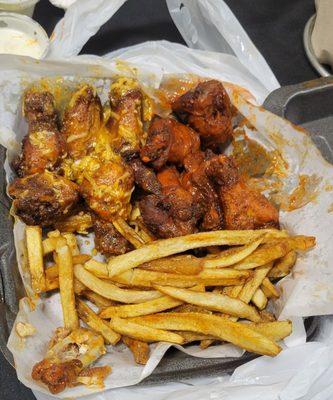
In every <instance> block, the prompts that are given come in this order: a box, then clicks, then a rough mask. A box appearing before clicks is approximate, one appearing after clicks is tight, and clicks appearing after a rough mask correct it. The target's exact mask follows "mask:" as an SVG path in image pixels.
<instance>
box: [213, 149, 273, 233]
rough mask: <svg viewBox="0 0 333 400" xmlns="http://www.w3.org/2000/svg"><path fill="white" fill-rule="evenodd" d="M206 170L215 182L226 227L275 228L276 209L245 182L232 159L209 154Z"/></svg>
mask: <svg viewBox="0 0 333 400" xmlns="http://www.w3.org/2000/svg"><path fill="white" fill-rule="evenodd" d="M206 172H207V175H208V176H209V177H210V178H211V179H212V180H213V181H214V182H215V184H216V185H217V190H218V193H219V198H220V202H221V206H222V209H223V213H224V219H225V228H226V229H260V228H266V227H274V228H278V227H279V213H278V210H277V209H276V208H275V207H274V206H273V205H272V204H271V203H270V202H269V201H268V200H267V199H266V197H265V196H264V195H262V194H261V193H260V192H258V191H256V190H254V189H251V188H250V187H249V186H248V185H247V183H246V181H245V179H244V178H243V177H242V176H241V175H240V174H239V172H238V169H237V167H236V165H235V163H234V161H233V160H232V158H230V157H228V156H225V155H219V156H214V157H212V158H211V159H210V160H209V162H208V163H207V165H206Z"/></svg>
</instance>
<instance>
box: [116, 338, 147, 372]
mask: <svg viewBox="0 0 333 400" xmlns="http://www.w3.org/2000/svg"><path fill="white" fill-rule="evenodd" d="M122 340H123V342H124V343H125V345H126V346H127V347H128V348H129V349H130V350H131V352H132V354H133V357H134V361H135V362H136V363H137V364H141V365H146V364H147V362H148V360H149V355H150V348H149V345H148V343H147V342H141V341H140V340H136V339H132V338H130V337H127V336H123V337H122Z"/></svg>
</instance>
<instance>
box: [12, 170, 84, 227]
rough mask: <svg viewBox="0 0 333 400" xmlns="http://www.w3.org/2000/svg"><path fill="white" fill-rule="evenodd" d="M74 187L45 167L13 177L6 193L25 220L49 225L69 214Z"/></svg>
mask: <svg viewBox="0 0 333 400" xmlns="http://www.w3.org/2000/svg"><path fill="white" fill-rule="evenodd" d="M78 189H79V188H78V186H77V185H76V184H75V183H73V182H71V181H69V180H67V179H66V178H63V177H61V176H58V175H56V174H54V173H52V172H49V171H45V172H43V173H41V174H34V175H29V176H26V177H24V178H17V179H15V180H14V181H13V182H12V183H11V184H10V185H9V188H8V193H9V195H10V196H11V197H12V198H13V199H14V201H13V204H14V207H15V210H16V214H17V215H18V216H19V217H21V219H22V220H23V221H24V222H25V223H26V224H28V225H42V226H49V225H52V224H53V223H54V222H57V221H59V220H61V219H62V218H64V217H66V216H68V215H69V213H70V212H71V211H72V209H73V208H74V206H75V205H76V203H77V202H78V200H79V190H78Z"/></svg>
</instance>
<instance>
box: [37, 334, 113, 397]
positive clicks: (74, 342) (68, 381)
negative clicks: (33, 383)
mask: <svg viewBox="0 0 333 400" xmlns="http://www.w3.org/2000/svg"><path fill="white" fill-rule="evenodd" d="M105 352H106V349H105V346H104V339H103V337H102V336H101V335H100V334H98V333H96V332H94V331H91V330H90V329H85V328H78V329H75V330H73V331H72V332H69V331H68V330H66V329H65V328H58V329H57V330H56V332H55V336H54V337H53V338H52V339H51V342H50V345H49V350H48V351H47V353H46V356H45V358H44V359H43V360H42V361H40V362H39V363H37V364H35V365H34V367H33V369H32V374H31V376H32V378H33V379H34V380H37V381H42V382H43V383H44V384H45V385H47V386H48V388H49V390H50V392H51V393H53V394H56V393H59V392H62V391H63V390H64V389H66V387H72V386H74V385H76V384H77V383H78V381H80V379H79V377H80V375H81V374H82V375H85V374H84V371H85V370H86V369H87V367H88V366H89V365H90V364H91V363H93V362H94V361H96V360H97V359H98V358H99V357H101V356H102V355H103V354H105ZM109 372H110V369H109Z"/></svg>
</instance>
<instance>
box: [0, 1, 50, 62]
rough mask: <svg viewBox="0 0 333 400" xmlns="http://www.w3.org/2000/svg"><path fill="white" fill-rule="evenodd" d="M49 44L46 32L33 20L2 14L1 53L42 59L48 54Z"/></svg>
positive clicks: (17, 15) (0, 13)
mask: <svg viewBox="0 0 333 400" xmlns="http://www.w3.org/2000/svg"><path fill="white" fill-rule="evenodd" d="M0 1H1V0H0ZM0 4H1V3H0ZM49 42H50V40H49V37H48V36H47V33H46V32H45V30H44V29H43V28H42V27H41V26H40V25H39V24H38V22H36V21H34V20H33V19H32V18H30V17H27V16H26V15H21V14H16V13H7V12H0V53H2V54H3V53H7V54H8V53H10V54H19V55H27V56H30V57H33V58H38V59H42V58H44V57H45V56H46V54H47V51H48V47H49Z"/></svg>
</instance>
